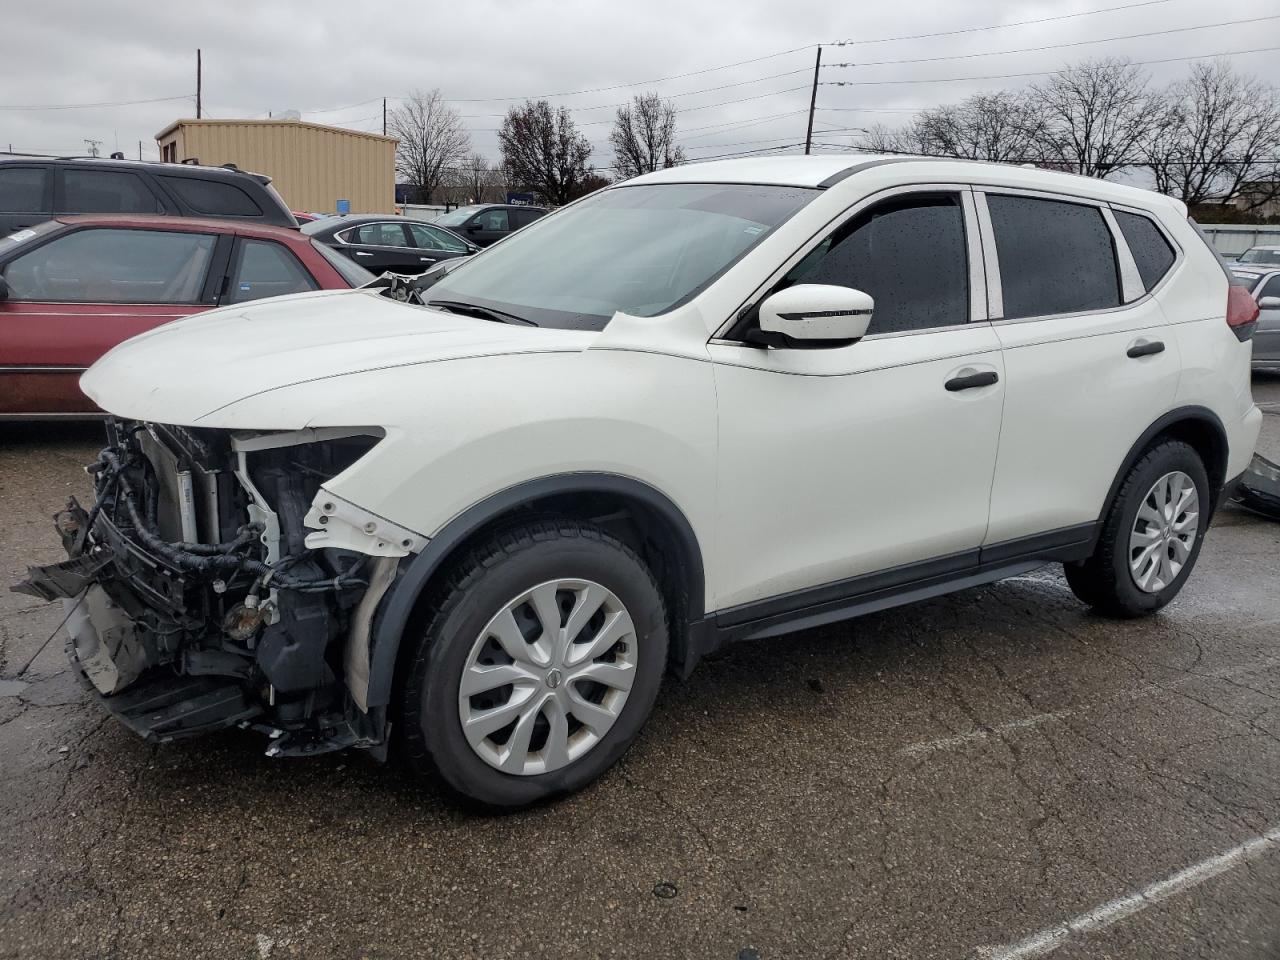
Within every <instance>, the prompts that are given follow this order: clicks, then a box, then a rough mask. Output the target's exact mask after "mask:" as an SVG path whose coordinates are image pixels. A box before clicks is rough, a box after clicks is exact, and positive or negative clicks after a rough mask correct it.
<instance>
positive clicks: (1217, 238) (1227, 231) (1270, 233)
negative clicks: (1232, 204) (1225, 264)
mask: <svg viewBox="0 0 1280 960" xmlns="http://www.w3.org/2000/svg"><path fill="white" fill-rule="evenodd" d="M1200 229H1201V230H1203V231H1204V232H1205V236H1207V237H1208V238H1209V240H1210V241H1211V242H1212V243H1213V246H1214V249H1216V250H1217V251H1218V252H1219V253H1220V254H1222V255H1223V256H1224V257H1226V258H1227V259H1228V260H1233V259H1235V258H1236V257H1238V256H1240V254H1242V253H1244V252H1245V251H1246V250H1248V249H1249V248H1250V247H1257V246H1262V245H1275V246H1280V226H1266V227H1264V226H1256V225H1254V224H1248V223H1202V224H1200Z"/></svg>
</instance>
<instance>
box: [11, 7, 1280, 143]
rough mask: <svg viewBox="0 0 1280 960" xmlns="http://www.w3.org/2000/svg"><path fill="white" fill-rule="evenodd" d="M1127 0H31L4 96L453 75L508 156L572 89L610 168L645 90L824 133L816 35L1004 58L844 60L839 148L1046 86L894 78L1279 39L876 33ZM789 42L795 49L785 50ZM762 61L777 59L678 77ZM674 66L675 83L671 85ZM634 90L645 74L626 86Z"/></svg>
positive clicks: (749, 133)
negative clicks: (449, 0)
mask: <svg viewBox="0 0 1280 960" xmlns="http://www.w3.org/2000/svg"><path fill="white" fill-rule="evenodd" d="M1125 2H1131V0H1057V2H1051V0H1040V2H1034V3H1029V2H1027V0H987V2H957V0H916V2H914V3H912V4H911V5H910V6H909V7H907V6H904V5H901V4H874V5H873V4H866V3H831V2H830V0H788V2H786V3H778V2H752V0H696V2H690V0H679V2H678V0H651V2H648V3H635V4H620V3H608V4H605V3H598V2H596V3H590V2H586V0H558V2H546V0H526V2H520V3H500V2H496V0H470V2H468V3H463V4H424V3H408V2H402V3H390V2H375V3H369V4H365V5H364V6H361V7H359V8H353V7H352V5H351V4H350V3H349V2H342V3H339V2H336V0H276V2H271V3H261V2H248V0H229V2H220V3H216V4H213V3H210V4H200V5H198V6H197V5H195V4H189V3H182V2H174V0H169V2H165V3H161V2H138V0H135V2H119V0H117V2H110V3H103V2H101V0H77V2H71V0H48V2H42V3H38V4H35V3H22V4H19V3H11V4H8V5H7V8H6V10H5V15H4V21H5V35H6V39H7V42H6V44H5V57H4V58H3V59H2V60H0V91H2V92H0V107H9V106H17V105H50V104H77V103H91V102H92V103H100V102H115V101H125V100H148V99H154V98H162V97H183V96H190V95H192V94H194V90H195V50H196V48H197V47H200V48H201V49H202V50H203V52H204V104H205V111H206V115H207V116H212V117H218V118H227V117H254V116H257V117H264V116H266V115H267V114H268V112H272V111H274V112H279V111H282V110H287V109H295V110H300V111H302V114H303V117H304V118H305V119H308V120H314V121H316V122H320V123H334V124H337V125H342V126H351V127H355V128H358V129H363V130H371V131H377V130H380V129H381V111H382V103H381V98H382V97H384V96H385V97H390V98H393V99H392V105H394V98H395V97H398V96H402V95H404V94H406V93H408V92H409V91H410V90H412V89H414V88H422V89H431V88H433V87H438V88H439V89H440V90H441V91H442V93H443V94H444V96H445V97H447V98H451V99H452V100H454V105H455V106H456V107H457V109H458V110H459V112H460V113H462V114H463V116H464V118H465V123H466V125H467V127H468V129H469V130H470V131H471V134H472V139H473V142H474V145H475V148H476V149H477V150H479V151H480V152H482V153H484V154H486V155H488V156H490V157H496V156H497V136H496V130H497V128H498V126H499V125H500V123H501V115H502V114H503V113H504V112H505V110H506V108H507V107H508V106H509V105H511V103H513V102H516V101H515V100H511V99H503V98H522V97H526V96H541V95H548V94H571V95H564V96H556V97H553V100H554V102H556V103H557V104H563V105H565V106H568V107H570V108H571V109H572V110H573V111H574V117H575V119H577V120H578V122H579V123H580V124H581V125H582V130H583V132H584V133H585V134H586V135H587V136H588V137H589V138H590V139H591V140H592V142H593V143H594V144H596V145H597V150H596V154H595V156H594V157H593V161H594V162H595V163H597V164H599V165H601V166H606V165H607V164H608V163H609V161H610V156H609V151H608V148H607V146H606V145H605V140H606V137H607V134H608V130H609V123H610V121H611V120H612V116H613V110H614V105H616V104H618V103H620V102H623V101H625V100H626V99H627V98H628V97H629V96H630V95H631V94H633V93H638V92H641V91H644V90H657V91H659V92H660V93H662V94H663V95H665V96H670V97H672V98H673V99H674V102H675V103H676V105H677V107H678V108H680V114H679V120H678V123H679V129H680V130H681V131H682V135H681V140H682V141H683V142H684V143H685V145H686V151H687V153H688V154H689V155H690V156H691V157H698V156H714V155H717V154H722V153H730V152H734V151H739V150H753V149H769V148H771V147H773V146H778V145H783V144H787V143H795V142H798V141H800V140H802V139H803V138H804V130H805V120H806V116H805V113H806V111H807V108H808V102H809V84H810V82H811V79H812V66H813V49H812V46H811V45H812V44H815V43H824V44H830V43H832V42H833V41H837V40H854V41H859V42H858V43H857V44H855V45H849V46H842V47H834V46H829V47H827V48H826V49H825V50H824V61H826V62H827V63H840V62H854V63H863V64H866V63H867V62H868V61H877V62H879V61H893V60H915V59H921V58H931V57H960V56H963V55H967V54H982V56H976V57H972V58H966V59H947V60H939V61H937V62H929V63H911V64H894V63H882V64H881V65H876V66H870V65H865V66H854V67H831V68H829V69H827V70H824V72H823V75H822V79H823V80H824V81H832V80H842V79H843V80H860V81H864V82H868V81H870V82H871V83H869V84H867V85H863V86H850V87H838V86H829V85H825V84H824V85H823V86H822V87H820V88H819V97H818V106H819V108H820V109H819V112H818V114H817V123H816V130H817V134H818V136H820V137H821V142H823V143H838V144H847V143H850V142H851V137H853V136H856V133H854V132H853V131H851V130H849V129H848V128H856V127H864V126H869V125H870V124H872V123H875V122H889V123H892V122H895V121H899V120H905V119H906V118H907V117H909V116H910V110H911V109H912V108H914V107H917V106H928V105H933V104H936V103H940V102H946V101H952V100H957V99H960V98H961V97H963V96H966V95H967V94H969V93H973V92H975V91H977V90H981V89H992V88H997V87H1000V86H1018V85H1021V84H1023V83H1026V82H1029V80H1030V79H1032V78H1026V79H1009V80H999V79H996V80H985V81H984V80H975V81H960V80H955V79H949V80H946V81H945V82H927V83H909V84H903V83H895V84H889V83H885V84H880V83H878V81H890V80H894V81H901V80H913V81H915V80H930V81H932V80H933V79H934V78H959V77H972V76H988V75H994V74H1008V73H1019V72H1031V71H1042V70H1051V69H1053V68H1055V67H1057V66H1060V65H1062V64H1064V63H1068V62H1072V61H1076V60H1080V59H1084V58H1086V57H1088V56H1102V55H1122V56H1128V57H1130V58H1132V59H1134V60H1154V59H1163V58H1170V57H1182V56H1192V55H1204V54H1212V53H1218V52H1224V51H1231V50H1244V49H1248V48H1253V47H1259V46H1267V45H1272V41H1275V38H1277V37H1280V29H1278V27H1277V25H1280V21H1274V20H1273V21H1267V22H1262V23H1255V24H1247V25H1239V26H1227V27H1218V28H1214V29H1205V30H1195V31H1189V32H1185V33H1176V34H1168V35H1165V36H1157V37H1145V38H1134V39H1128V40H1121V41H1116V42H1103V43H1096V44H1095V43H1091V44H1088V45H1082V46H1077V47H1071V48H1066V49H1061V50H1048V51H1034V52H1026V53H995V52H996V51H1005V50H1021V49H1023V48H1028V47H1038V46H1045V45H1052V44H1063V43H1071V42H1075V41H1082V40H1095V39H1101V38H1105V37H1116V36H1125V35H1130V34H1135V33H1143V32H1148V31H1153V30H1161V29H1166V28H1176V27H1183V26H1198V25H1202V24H1207V23H1210V22H1213V21H1215V20H1218V21H1221V20H1239V19H1243V18H1247V17H1260V16H1265V15H1268V14H1272V13H1274V12H1275V8H1274V5H1273V3H1272V2H1271V0H1239V2H1236V3H1233V4H1231V5H1230V7H1229V11H1230V12H1229V13H1222V12H1221V11H1222V10H1223V9H1224V8H1221V7H1218V8H1211V7H1206V6H1205V5H1204V4H1202V3H1200V2H1198V0H1162V2H1159V3H1151V4H1148V5H1146V6H1143V7H1139V8H1135V9H1129V10H1115V11H1111V12H1107V13H1099V14H1096V15H1091V16H1084V17H1078V18H1074V19H1063V20H1056V21H1053V22H1049V23H1041V24H1025V25H1022V26H1010V27H1007V28H1004V29H995V30H974V31H973V32H967V33H956V34H953V35H951V36H943V37H932V38H918V39H903V40H893V41H889V42H875V43H867V42H864V41H873V40H878V39H880V38H892V37H902V36H904V35H917V34H922V33H934V32H941V31H958V30H966V29H969V28H976V27H986V26H990V25H994V24H1002V23H1011V22H1013V21H1025V20H1032V19H1037V18H1043V17H1054V16H1059V15H1062V14H1070V13H1078V12H1080V11H1086V10H1096V9H1098V8H1101V7H1109V6H1118V5H1120V4H1122V3H1125ZM357 13H358V15H353V14H357ZM1277 42H1280V41H1277ZM795 48H803V49H795ZM782 51H792V52H789V53H785V54H781V55H777V56H772V55H773V54H780V53H781V52H782ZM987 54H991V55H987ZM753 58H766V59H759V60H756V62H754V63H744V64H742V65H740V66H735V67H730V68H727V69H720V70H713V71H710V72H705V73H695V74H694V75H692V76H683V77H679V76H677V75H679V74H688V73H693V72H694V71H701V70H705V69H706V68H708V67H716V66H719V65H723V64H731V63H735V62H738V61H744V60H750V59H753ZM1236 63H1237V66H1238V67H1239V68H1241V69H1243V70H1246V71H1249V72H1252V73H1256V74H1257V75H1259V76H1262V77H1263V78H1264V79H1267V80H1268V81H1270V82H1272V83H1280V57H1277V56H1276V54H1275V53H1274V52H1273V53H1271V54H1255V55H1249V56H1241V57H1239V58H1238V59H1237V60H1236ZM1150 70H1151V73H1152V75H1153V78H1154V79H1155V80H1156V81H1157V82H1160V83H1163V82H1168V81H1169V80H1172V79H1175V78H1176V77H1177V76H1180V75H1181V74H1182V72H1183V71H1184V70H1185V64H1183V63H1167V64H1157V65H1152V66H1151V67H1150ZM775 75H779V76H775ZM668 77H671V78H673V79H661V80H659V78H668ZM766 78H769V79H766ZM639 81H650V82H647V83H639ZM620 84H637V85H636V86H634V87H623V88H621V89H618V88H617V86H618V85H620ZM600 88H613V89H600ZM714 88H720V89H714ZM593 90H594V91H595V92H578V91H593ZM484 98H493V99H484ZM730 101H737V102H730ZM192 115H194V101H193V100H190V99H188V100H178V101H169V102H163V103H138V104H133V105H129V106H118V107H95V108H85V109H70V110H25V111H16V110H8V109H0V150H3V149H7V148H8V147H9V145H10V144H11V145H12V146H13V148H14V149H18V150H29V151H33V152H39V153H55V154H66V153H83V152H84V151H85V144H84V142H83V141H84V139H86V138H91V139H95V140H100V141H102V144H103V152H104V153H106V152H110V151H112V150H115V149H120V150H123V151H124V152H125V154H126V155H127V156H130V157H133V156H136V155H137V154H138V146H139V141H141V144H142V153H143V156H145V157H148V158H155V157H156V147H155V141H154V139H153V138H154V136H155V134H156V133H157V132H158V131H159V130H160V129H161V128H163V127H164V126H165V125H167V124H168V123H169V122H170V121H172V120H174V119H176V118H178V117H180V116H192Z"/></svg>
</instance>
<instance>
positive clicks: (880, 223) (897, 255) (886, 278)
mask: <svg viewBox="0 0 1280 960" xmlns="http://www.w3.org/2000/svg"><path fill="white" fill-rule="evenodd" d="M797 283H823V284H831V285H833V286H838V287H853V288H854V289H857V290H861V291H863V292H864V293H869V294H871V296H872V297H873V298H874V300H875V304H876V305H875V313H874V314H873V316H872V320H871V326H870V327H869V328H868V331H867V332H868V334H875V333H901V332H907V331H912V330H928V329H931V328H933V327H946V326H952V325H955V324H962V323H967V322H968V321H969V257H968V252H967V249H966V246H965V234H964V210H963V208H962V207H961V206H960V198H959V197H958V196H956V195H955V194H929V195H916V196H911V197H898V198H894V199H892V200H886V201H885V202H883V203H879V204H876V205H875V206H873V207H872V208H870V209H869V210H865V211H863V212H862V213H860V214H858V215H857V216H856V217H854V218H853V219H852V220H850V221H848V222H847V223H845V224H844V225H843V226H841V227H840V228H839V229H838V230H836V231H835V233H833V234H831V235H830V236H829V237H827V238H826V239H825V240H823V241H822V242H821V243H820V244H818V245H817V246H816V247H814V248H813V250H811V251H810V252H809V253H808V254H806V255H805V257H804V259H802V260H801V261H800V262H799V263H797V264H796V265H795V266H794V267H792V268H791V270H790V271H789V272H788V273H787V275H786V277H785V278H784V279H783V281H782V283H781V284H779V286H778V289H782V288H784V287H789V286H792V285H793V284H797Z"/></svg>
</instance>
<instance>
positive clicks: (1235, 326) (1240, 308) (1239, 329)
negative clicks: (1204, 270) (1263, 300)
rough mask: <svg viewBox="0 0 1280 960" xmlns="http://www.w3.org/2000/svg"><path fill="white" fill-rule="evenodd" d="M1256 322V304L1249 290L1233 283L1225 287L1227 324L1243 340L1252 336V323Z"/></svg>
mask: <svg viewBox="0 0 1280 960" xmlns="http://www.w3.org/2000/svg"><path fill="white" fill-rule="evenodd" d="M1257 322H1258V304H1257V303H1256V302H1255V301H1254V299H1253V297H1251V296H1249V291H1247V290H1246V289H1245V288H1244V287H1237V286H1236V285H1235V284H1232V285H1231V286H1229V287H1227V326H1228V327H1230V328H1231V332H1232V333H1234V334H1235V335H1236V339H1237V340H1239V341H1241V342H1243V341H1245V340H1248V339H1249V338H1250V337H1252V336H1253V327H1254V324H1256V323H1257Z"/></svg>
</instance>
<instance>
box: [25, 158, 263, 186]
mask: <svg viewBox="0 0 1280 960" xmlns="http://www.w3.org/2000/svg"><path fill="white" fill-rule="evenodd" d="M10 163H11V164H17V165H21V166H26V167H29V166H31V165H32V164H43V163H52V164H58V165H60V166H77V167H79V166H83V167H90V166H92V167H94V168H101V169H104V170H136V169H138V168H140V167H141V168H143V169H147V170H151V171H153V172H161V171H163V174H164V175H165V176H178V177H182V176H201V177H207V176H208V175H209V174H215V175H219V176H226V177H249V178H251V179H253V180H256V181H258V182H259V183H261V184H268V183H270V182H271V178H270V177H268V176H267V175H266V174H265V173H254V172H253V171H251V170H241V169H240V168H239V167H228V166H217V165H214V164H209V163H169V162H167V161H164V160H128V159H121V160H114V159H112V158H110V157H4V158H3V159H0V164H10Z"/></svg>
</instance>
